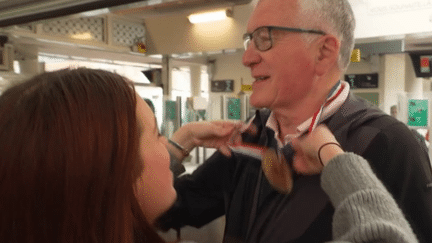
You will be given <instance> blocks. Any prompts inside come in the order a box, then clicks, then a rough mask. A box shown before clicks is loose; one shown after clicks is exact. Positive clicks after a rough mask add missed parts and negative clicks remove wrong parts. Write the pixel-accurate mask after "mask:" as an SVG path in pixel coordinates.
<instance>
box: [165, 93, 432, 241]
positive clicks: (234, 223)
mask: <svg viewBox="0 0 432 243" xmlns="http://www.w3.org/2000/svg"><path fill="white" fill-rule="evenodd" d="M269 114H270V111H268V110H260V111H258V112H257V115H256V118H255V119H254V121H253V122H254V123H255V125H256V126H257V127H258V129H259V136H258V137H252V136H249V135H245V136H244V140H245V141H247V142H253V143H257V144H260V145H265V146H269V147H276V141H275V139H274V132H273V131H272V130H271V129H268V128H267V127H265V124H266V122H267V119H268V117H269ZM324 123H325V124H327V126H328V127H329V128H330V130H332V132H333V133H334V134H335V136H336V138H337V139H338V141H339V142H340V144H341V145H342V147H343V148H344V150H346V151H351V152H354V153H357V154H360V155H362V156H363V157H364V158H365V159H366V160H368V161H369V163H370V164H371V166H372V168H373V169H374V171H375V172H376V173H377V175H378V177H379V178H380V179H381V180H382V181H383V183H384V184H385V185H386V187H387V188H388V190H389V191H390V192H391V193H392V194H393V196H394V198H395V199H396V201H397V202H398V204H399V205H400V207H401V208H402V210H403V212H404V213H405V215H406V216H407V219H408V221H409V222H410V223H411V225H412V227H413V229H414V231H415V233H416V234H417V236H418V237H419V238H420V239H421V241H422V242H432V188H431V185H432V173H431V166H430V162H429V157H428V154H427V153H426V152H425V151H424V150H422V148H421V147H420V145H419V144H418V141H417V140H416V138H414V136H413V135H412V133H411V131H410V130H409V129H408V128H407V126H406V125H405V124H403V123H401V122H399V121H397V120H396V119H394V118H392V117H391V116H388V115H386V114H384V113H383V112H381V111H380V110H378V109H377V108H375V107H373V106H371V105H369V104H368V103H367V102H366V101H364V100H361V99H359V98H356V97H354V96H353V95H352V94H350V95H349V97H348V99H347V100H346V101H345V103H344V104H343V105H342V107H341V108H340V109H339V110H338V111H337V112H336V113H335V114H334V115H333V116H332V117H330V118H329V119H327V120H326V121H324ZM175 188H176V190H177V193H178V199H177V202H176V203H175V204H174V206H173V207H172V208H171V209H170V210H169V211H168V212H167V213H166V214H164V215H163V216H162V217H161V218H160V219H159V221H158V223H159V226H160V228H161V229H163V230H167V229H169V228H181V227H182V226H184V225H191V226H196V227H200V226H203V225H205V224H207V223H209V222H211V221H212V220H214V219H216V218H218V217H220V216H222V215H225V216H226V227H225V236H224V242H226V243H228V242H236V243H239V242H250V243H255V242H257V243H258V242H260V243H272V242H324V241H329V240H331V239H332V234H331V228H332V226H331V222H332V216H333V213H334V208H333V207H332V205H331V203H330V201H329V199H328V197H327V195H326V194H325V193H324V191H323V190H322V189H321V187H320V178H319V175H315V176H300V175H296V176H295V181H294V188H293V191H292V193H291V194H290V195H284V194H280V193H278V192H277V191H276V190H274V189H273V188H272V187H271V186H270V185H269V183H268V181H267V179H266V177H265V176H264V175H263V172H262V170H261V162H260V161H259V160H254V159H251V158H246V157H243V156H241V155H237V154H234V155H233V156H232V157H230V158H227V157H225V156H223V155H222V154H221V153H219V152H216V153H215V154H213V156H211V157H210V158H209V159H208V160H207V161H206V162H205V163H204V164H203V165H201V166H200V167H198V168H197V169H196V170H195V171H194V172H193V173H192V174H191V175H184V176H181V177H179V178H177V179H176V181H175Z"/></svg>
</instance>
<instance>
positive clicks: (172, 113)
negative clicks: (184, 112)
mask: <svg viewBox="0 0 432 243" xmlns="http://www.w3.org/2000/svg"><path fill="white" fill-rule="evenodd" d="M165 119H167V120H171V121H175V119H176V102H175V101H171V100H167V101H165Z"/></svg>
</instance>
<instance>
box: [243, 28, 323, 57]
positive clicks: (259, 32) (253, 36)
mask: <svg viewBox="0 0 432 243" xmlns="http://www.w3.org/2000/svg"><path fill="white" fill-rule="evenodd" d="M272 30H284V31H290V32H299V33H311V34H318V35H326V33H325V32H324V31H321V30H311V29H298V28H288V27H280V26H261V27H259V28H258V29H256V30H254V31H253V32H252V33H250V34H249V33H246V34H244V35H243V44H244V48H245V50H247V48H248V47H249V45H250V43H251V41H252V40H253V41H254V44H255V46H256V48H257V49H258V50H260V51H267V50H269V49H270V48H272V46H273V40H272V37H271V31H272Z"/></svg>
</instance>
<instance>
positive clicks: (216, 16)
mask: <svg viewBox="0 0 432 243" xmlns="http://www.w3.org/2000/svg"><path fill="white" fill-rule="evenodd" d="M227 17H231V11H230V10H219V11H213V12H205V13H199V14H191V15H189V16H188V19H189V21H190V22H191V23H192V24H196V23H204V22H211V21H218V20H224V19H226V18H227Z"/></svg>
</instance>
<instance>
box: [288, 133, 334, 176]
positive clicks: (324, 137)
mask: <svg viewBox="0 0 432 243" xmlns="http://www.w3.org/2000/svg"><path fill="white" fill-rule="evenodd" d="M325 144H326V145H325ZM338 144H339V143H338V141H337V140H336V138H335V137H334V135H333V134H332V133H331V131H330V130H329V129H328V128H327V127H326V126H325V125H319V126H317V127H316V128H315V130H314V131H312V132H311V133H309V134H307V135H306V136H305V137H300V138H296V139H294V140H293V147H294V149H295V151H296V154H295V156H294V162H293V167H294V168H293V169H294V170H295V171H297V173H300V174H307V175H311V174H319V173H321V171H322V169H323V167H324V166H325V165H327V163H328V162H329V161H330V160H331V159H332V158H333V157H335V156H336V155H338V154H341V153H343V150H342V148H341V147H339V146H340V145H338ZM323 145H324V146H323ZM320 148H321V150H320ZM318 152H319V154H318ZM320 159H321V161H320Z"/></svg>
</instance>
